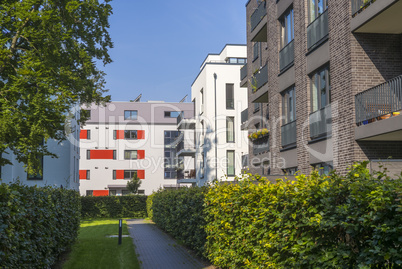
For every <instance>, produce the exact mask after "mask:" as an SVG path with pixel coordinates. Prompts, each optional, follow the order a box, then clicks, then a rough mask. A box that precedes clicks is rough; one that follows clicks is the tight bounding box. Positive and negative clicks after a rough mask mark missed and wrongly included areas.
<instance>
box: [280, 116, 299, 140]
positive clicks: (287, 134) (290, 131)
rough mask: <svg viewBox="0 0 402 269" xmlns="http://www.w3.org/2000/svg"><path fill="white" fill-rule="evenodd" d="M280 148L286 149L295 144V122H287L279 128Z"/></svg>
mask: <svg viewBox="0 0 402 269" xmlns="http://www.w3.org/2000/svg"><path fill="white" fill-rule="evenodd" d="M281 142H282V147H287V146H290V145H292V144H295V143H296V121H295V120H294V121H292V122H289V123H288V124H285V125H282V126H281Z"/></svg>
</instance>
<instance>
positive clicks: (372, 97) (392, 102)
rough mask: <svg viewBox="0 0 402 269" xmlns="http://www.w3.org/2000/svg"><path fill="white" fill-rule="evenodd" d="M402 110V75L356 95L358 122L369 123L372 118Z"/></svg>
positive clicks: (359, 123) (390, 114)
mask: <svg viewBox="0 0 402 269" xmlns="http://www.w3.org/2000/svg"><path fill="white" fill-rule="evenodd" d="M400 110H402V75H399V76H397V77H395V78H393V79H391V80H388V81H387V82H384V83H382V84H380V85H378V86H375V87H373V88H370V89H368V90H366V91H364V92H361V93H358V94H356V96H355V111H356V124H357V125H361V124H368V123H369V122H371V121H372V120H375V119H377V118H379V117H385V116H386V115H389V116H392V115H393V114H394V112H397V111H400Z"/></svg>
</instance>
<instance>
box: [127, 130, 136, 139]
mask: <svg viewBox="0 0 402 269" xmlns="http://www.w3.org/2000/svg"><path fill="white" fill-rule="evenodd" d="M124 139H137V130H126V131H124Z"/></svg>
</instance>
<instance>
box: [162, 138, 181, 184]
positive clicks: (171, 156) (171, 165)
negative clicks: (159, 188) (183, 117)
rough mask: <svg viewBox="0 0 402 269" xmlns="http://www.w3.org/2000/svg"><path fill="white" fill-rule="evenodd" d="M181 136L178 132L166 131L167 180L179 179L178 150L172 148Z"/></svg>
mask: <svg viewBox="0 0 402 269" xmlns="http://www.w3.org/2000/svg"><path fill="white" fill-rule="evenodd" d="M179 135H180V132H178V131H165V132H164V136H165V145H164V156H165V158H164V164H163V167H164V177H165V179H175V178H177V172H176V164H177V158H176V148H171V144H172V143H173V142H174V141H175V140H176V138H177V137H178V136H179Z"/></svg>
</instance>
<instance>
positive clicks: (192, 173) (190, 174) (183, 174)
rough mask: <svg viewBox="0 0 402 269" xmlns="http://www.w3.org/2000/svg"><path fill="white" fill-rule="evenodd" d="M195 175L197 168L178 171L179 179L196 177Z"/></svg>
mask: <svg viewBox="0 0 402 269" xmlns="http://www.w3.org/2000/svg"><path fill="white" fill-rule="evenodd" d="M195 175H196V173H195V169H189V170H184V171H180V172H178V173H177V179H178V180H180V179H195ZM181 183H183V182H181Z"/></svg>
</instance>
